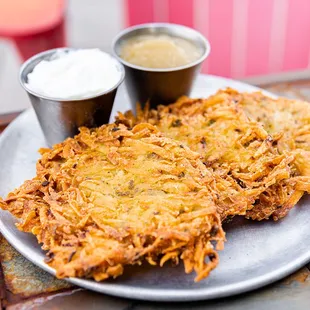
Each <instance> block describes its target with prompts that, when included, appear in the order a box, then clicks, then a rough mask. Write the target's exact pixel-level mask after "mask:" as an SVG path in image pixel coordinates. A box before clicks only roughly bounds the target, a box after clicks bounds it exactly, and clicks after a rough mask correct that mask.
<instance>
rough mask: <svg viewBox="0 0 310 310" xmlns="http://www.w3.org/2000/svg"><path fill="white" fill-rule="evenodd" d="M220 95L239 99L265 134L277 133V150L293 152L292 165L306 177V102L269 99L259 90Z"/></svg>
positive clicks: (309, 107) (309, 126)
mask: <svg viewBox="0 0 310 310" xmlns="http://www.w3.org/2000/svg"><path fill="white" fill-rule="evenodd" d="M223 94H225V95H226V96H229V97H230V98H232V99H233V100H236V101H238V102H239V104H240V105H241V106H242V108H243V109H244V110H245V112H246V113H247V115H248V116H249V117H250V118H252V119H255V120H256V121H258V122H260V123H262V124H263V126H264V128H265V129H266V130H267V132H268V133H271V134H273V135H274V134H281V139H279V141H278V149H279V151H280V152H281V153H284V152H286V151H293V153H294V151H296V152H295V157H296V160H295V164H296V167H297V169H298V171H299V172H300V174H301V175H305V176H310V104H309V102H305V101H300V100H290V99H286V98H278V99H274V98H270V97H268V96H265V95H263V94H262V93H261V92H255V93H238V92H237V91H235V90H233V89H227V90H225V91H223Z"/></svg>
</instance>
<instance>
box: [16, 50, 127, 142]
mask: <svg viewBox="0 0 310 310" xmlns="http://www.w3.org/2000/svg"><path fill="white" fill-rule="evenodd" d="M70 50H74V49H72V48H58V49H53V50H48V51H45V52H42V53H40V54H37V55H35V56H33V57H31V58H30V59H29V60H27V61H26V62H25V63H24V64H23V65H22V67H21V69H20V77H19V78H20V83H21V85H22V86H23V88H24V89H25V90H26V91H27V93H28V96H29V98H30V101H31V104H32V106H33V108H34V110H35V112H36V115H37V117H38V120H39V123H40V125H41V128H42V131H43V133H44V136H45V139H46V142H47V144H48V145H49V146H52V145H53V144H55V143H59V142H61V141H63V140H64V139H66V138H67V137H73V136H74V135H75V134H77V133H78V128H79V127H81V126H87V127H97V126H100V125H103V124H105V123H108V122H109V118H110V114H111V111H112V108H113V103H114V99H115V95H116V92H117V89H118V86H119V85H120V84H121V83H122V81H123V79H124V77H125V70H124V67H123V66H122V64H121V63H119V62H117V65H118V67H117V68H118V70H119V71H120V73H121V74H120V80H119V81H118V83H117V84H116V85H114V86H113V87H112V88H111V89H109V90H106V91H104V92H101V93H99V94H97V95H96V96H91V97H86V98H82V99H68V100H66V99H62V98H51V97H46V96H43V95H41V94H38V93H36V92H34V91H33V90H31V89H29V87H27V85H26V83H27V76H28V74H29V73H30V72H32V71H33V69H34V67H35V66H36V65H37V64H38V63H39V62H40V61H42V60H50V59H51V57H53V55H54V54H55V53H56V52H58V51H63V52H68V51H70Z"/></svg>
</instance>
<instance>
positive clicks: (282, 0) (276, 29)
mask: <svg viewBox="0 0 310 310" xmlns="http://www.w3.org/2000/svg"><path fill="white" fill-rule="evenodd" d="M288 8H289V0H273V11H272V21H271V30H270V44H269V71H270V72H279V71H281V70H282V67H283V61H284V50H285V37H286V27H287V14H288ZM296 35H298V34H296Z"/></svg>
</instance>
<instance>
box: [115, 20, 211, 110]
mask: <svg viewBox="0 0 310 310" xmlns="http://www.w3.org/2000/svg"><path fill="white" fill-rule="evenodd" d="M152 34H156V35H170V36H173V37H179V38H182V39H185V40H188V41H190V42H192V43H193V44H194V45H195V46H197V48H199V49H200V51H201V57H199V59H197V60H196V61H194V62H191V63H189V64H187V65H184V66H180V67H175V68H160V69H158V68H144V67H140V66H136V65H133V64H131V63H129V62H127V61H125V60H124V59H122V58H121V57H120V53H121V48H122V45H123V44H125V43H126V41H127V40H128V39H131V38H134V37H137V36H140V35H152ZM113 50H114V54H115V56H116V57H117V58H118V60H119V61H120V62H122V64H123V65H124V67H125V71H126V78H125V84H126V87H127V90H128V93H129V97H130V101H131V105H132V109H133V110H135V107H136V104H137V102H139V103H140V104H141V105H142V106H144V105H145V103H146V102H147V101H149V102H150V105H151V107H153V108H155V107H156V106H157V105H158V104H169V103H171V102H174V101H175V100H177V99H178V98H179V97H181V96H183V95H189V94H190V92H191V89H192V86H193V83H194V81H195V78H196V77H197V75H198V73H199V70H200V67H201V64H202V62H203V61H204V60H205V59H206V57H207V56H208V55H209V52H210V44H209V42H208V41H207V40H206V39H205V38H204V37H203V36H202V35H201V34H200V33H199V32H197V31H196V30H194V29H191V28H188V27H185V26H181V25H176V24H165V23H151V24H143V25H138V26H134V27H130V28H127V29H125V30H124V31H123V32H121V33H120V34H119V35H118V36H117V37H116V38H115V40H114V43H113Z"/></svg>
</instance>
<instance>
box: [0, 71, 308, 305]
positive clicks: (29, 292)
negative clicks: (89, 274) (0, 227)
mask: <svg viewBox="0 0 310 310" xmlns="http://www.w3.org/2000/svg"><path fill="white" fill-rule="evenodd" d="M258 86H260V87H262V88H264V89H266V90H268V91H271V92H274V93H276V94H278V95H282V96H286V97H289V98H298V99H302V100H307V101H310V76H309V78H303V80H294V79H293V80H290V81H286V82H281V83H272V84H268V83H264V82H263V83H262V84H261V85H258ZM17 115H18V112H17V113H11V114H7V115H2V116H0V131H2V130H3V129H4V128H5V126H6V125H7V124H8V123H9V122H10V121H12V120H13V119H14V118H15V117H16V116H17ZM0 262H1V267H2V268H1V272H0V305H1V308H3V309H4V308H5V309H10V310H17V309H46V310H48V309H88V310H96V309H115V310H121V309H128V310H129V309H130V310H153V309H154V310H155V309H156V310H157V309H195V310H202V309H224V310H235V309H236V310H237V309H238V310H239V309H240V310H243V309H248V308H250V307H251V309H254V310H256V309H271V308H275V309H278V308H279V309H282V310H285V309H306V308H307V307H309V300H310V276H309V275H310V264H308V265H307V266H305V267H303V268H302V269H300V270H299V271H298V272H296V273H295V274H293V275H291V276H289V277H287V278H285V279H283V280H282V281H279V282H277V283H275V284H272V285H269V286H267V287H265V288H262V289H259V290H256V291H253V292H250V293H246V294H241V295H238V296H233V297H230V298H224V299H218V300H212V301H201V302H192V303H154V302H144V301H135V300H127V299H121V298H116V297H111V296H107V295H102V294H98V293H95V292H90V291H87V290H84V289H81V288H77V287H73V286H71V285H70V284H68V283H67V282H65V281H61V280H57V279H55V278H54V277H53V276H51V275H49V274H47V273H46V272H44V271H43V270H41V269H39V268H38V267H36V266H34V265H33V264H32V263H30V262H29V261H27V260H26V259H25V258H24V257H22V256H21V255H20V254H19V253H18V252H16V251H15V250H14V249H13V248H12V247H11V246H10V245H9V244H8V243H7V241H6V240H5V239H4V238H3V237H2V236H1V235H0Z"/></svg>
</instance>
